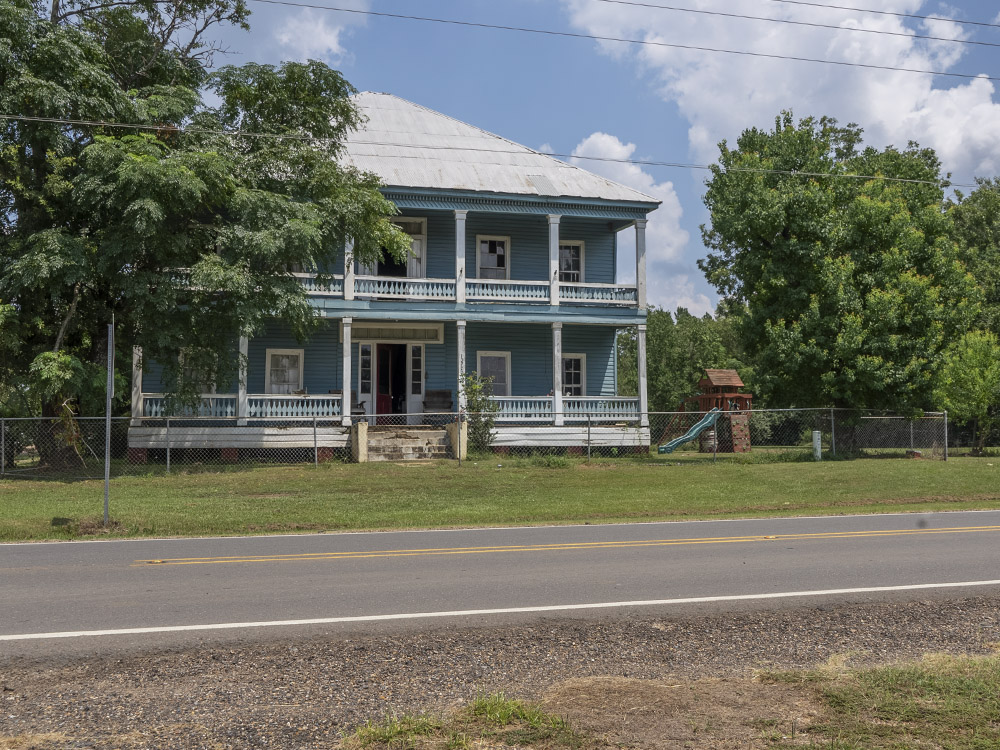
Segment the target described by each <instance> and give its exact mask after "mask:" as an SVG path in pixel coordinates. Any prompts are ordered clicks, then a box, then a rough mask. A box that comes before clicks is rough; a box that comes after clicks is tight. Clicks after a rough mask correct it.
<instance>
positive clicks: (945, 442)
mask: <svg viewBox="0 0 1000 750" xmlns="http://www.w3.org/2000/svg"><path fill="white" fill-rule="evenodd" d="M944 460H945V461H947V460H948V412H947V411H945V413H944Z"/></svg>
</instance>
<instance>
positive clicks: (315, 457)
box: [313, 416, 319, 466]
mask: <svg viewBox="0 0 1000 750" xmlns="http://www.w3.org/2000/svg"><path fill="white" fill-rule="evenodd" d="M313 466H319V440H318V439H317V437H316V417H315V416H314V417H313Z"/></svg>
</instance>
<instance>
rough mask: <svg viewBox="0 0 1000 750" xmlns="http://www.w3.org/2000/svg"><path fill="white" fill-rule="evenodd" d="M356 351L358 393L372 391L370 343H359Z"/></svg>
mask: <svg viewBox="0 0 1000 750" xmlns="http://www.w3.org/2000/svg"><path fill="white" fill-rule="evenodd" d="M358 353H359V354H360V355H361V356H359V357H358V359H359V360H360V361H359V362H358V393H364V394H365V395H367V394H370V393H371V392H372V345H371V344H361V345H359V346H358Z"/></svg>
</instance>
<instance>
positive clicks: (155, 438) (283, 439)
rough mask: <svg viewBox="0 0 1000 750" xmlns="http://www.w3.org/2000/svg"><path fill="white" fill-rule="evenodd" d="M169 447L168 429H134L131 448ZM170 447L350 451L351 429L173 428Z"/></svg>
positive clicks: (304, 427) (129, 432)
mask: <svg viewBox="0 0 1000 750" xmlns="http://www.w3.org/2000/svg"><path fill="white" fill-rule="evenodd" d="M167 444H168V435H167V428H166V427H132V428H130V429H129V431H128V447H129V448H130V449H134V448H144V449H164V448H166V447H167ZM169 445H170V448H171V449H174V448H180V449H183V448H312V447H314V446H317V447H320V448H347V447H348V446H349V445H350V429H349V428H347V427H339V426H338V427H317V428H316V433H315V442H314V437H313V427H312V425H309V426H308V427H306V426H303V427H254V426H247V427H190V426H173V425H171V427H170V433H169Z"/></svg>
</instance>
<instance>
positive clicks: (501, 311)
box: [310, 297, 646, 326]
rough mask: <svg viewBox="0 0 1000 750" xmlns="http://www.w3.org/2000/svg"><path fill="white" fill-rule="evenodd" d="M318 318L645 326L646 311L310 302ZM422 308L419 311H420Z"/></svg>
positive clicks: (424, 303) (509, 305)
mask: <svg viewBox="0 0 1000 750" xmlns="http://www.w3.org/2000/svg"><path fill="white" fill-rule="evenodd" d="M310 302H311V303H312V305H313V307H314V308H315V309H316V313H317V315H319V316H320V317H323V318H344V317H354V318H364V319H365V320H408V321H451V320H467V321H481V322H497V323H557V322H562V323H568V324H574V323H577V324H589V325H613V326H634V325H641V324H644V323H645V322H646V311H645V310H640V309H637V308H634V307H633V308H611V307H609V308H594V307H587V306H584V305H579V306H574V305H560V306H558V307H553V306H548V305H525V304H523V303H522V304H516V303H511V304H456V303H448V302H431V301H421V302H420V303H419V305H415V304H414V303H412V302H389V301H370V300H342V299H323V298H316V297H314V298H310ZM417 308H419V309H417Z"/></svg>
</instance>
